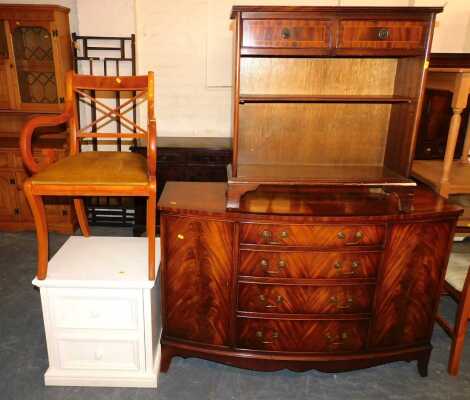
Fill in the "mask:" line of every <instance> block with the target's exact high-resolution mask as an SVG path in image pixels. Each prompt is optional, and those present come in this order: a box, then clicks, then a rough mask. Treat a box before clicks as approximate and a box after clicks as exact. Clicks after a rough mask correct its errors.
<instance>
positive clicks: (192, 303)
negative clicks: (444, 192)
mask: <svg viewBox="0 0 470 400" xmlns="http://www.w3.org/2000/svg"><path fill="white" fill-rule="evenodd" d="M225 191H226V184H225V183H196V182H169V183H167V185H166V187H165V189H164V191H163V194H162V196H161V198H160V201H159V209H160V212H161V228H160V229H161V243H162V265H161V267H162V304H163V306H162V307H163V309H162V315H163V336H162V342H161V343H162V365H161V370H162V371H163V372H165V371H166V370H168V368H169V365H170V362H171V359H172V357H173V356H182V357H200V358H205V359H209V360H213V361H218V362H222V363H226V364H229V365H234V366H238V367H241V368H249V369H255V370H264V371H272V370H278V369H283V368H288V369H291V370H295V371H304V370H308V369H312V368H313V369H318V370H321V371H328V372H337V371H347V370H353V369H359V368H365V367H371V366H374V365H379V364H384V363H388V362H392V361H412V360H417V361H418V369H419V372H420V374H421V375H422V376H425V375H426V373H427V365H428V362H429V356H430V353H431V349H432V346H431V335H432V330H433V325H434V319H435V316H436V311H437V306H438V304H439V297H440V293H441V289H442V284H443V278H444V275H445V271H446V266H447V261H448V257H449V253H450V249H451V245H452V237H453V232H454V229H455V224H456V221H457V218H458V216H459V214H460V213H461V209H460V208H459V207H456V206H453V205H449V204H447V203H446V202H445V200H444V199H443V198H441V197H439V196H437V195H435V194H433V193H432V192H431V191H430V190H429V191H428V190H425V189H421V188H419V189H418V190H417V192H416V195H415V197H414V201H413V204H412V206H413V207H412V209H411V211H410V212H408V213H400V212H398V211H397V210H396V204H391V199H390V198H389V197H387V196H386V195H384V194H379V193H374V194H360V195H359V194H357V193H342V194H331V193H329V192H327V191H326V192H325V193H323V194H320V195H318V194H317V195H316V196H311V195H310V194H309V193H305V192H301V191H295V190H293V191H290V192H285V191H279V190H272V191H268V190H267V189H266V191H254V192H249V193H247V194H246V195H245V196H244V199H243V201H242V203H241V206H240V211H239V212H228V211H226V208H225ZM392 203H393V202H392Z"/></svg>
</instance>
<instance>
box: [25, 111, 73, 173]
mask: <svg viewBox="0 0 470 400" xmlns="http://www.w3.org/2000/svg"><path fill="white" fill-rule="evenodd" d="M72 115H73V113H72V112H71V111H70V110H66V111H64V112H63V113H62V114H60V115H41V116H38V117H34V118H31V119H30V120H28V121H27V122H26V124H24V126H23V128H22V129H21V133H20V152H21V157H22V159H23V163H24V164H25V166H26V168H27V169H28V170H29V171H30V172H31V173H33V174H35V173H37V172H39V170H40V166H39V164H38V163H37V162H36V161H35V160H34V158H33V153H32V149H31V140H32V137H33V134H34V131H35V130H36V129H37V128H41V127H44V126H56V125H60V124H63V123H64V122H67V121H69V120H70V118H72Z"/></svg>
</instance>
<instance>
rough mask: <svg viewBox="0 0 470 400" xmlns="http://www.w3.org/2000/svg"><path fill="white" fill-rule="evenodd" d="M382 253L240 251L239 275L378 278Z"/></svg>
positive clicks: (306, 277)
mask: <svg viewBox="0 0 470 400" xmlns="http://www.w3.org/2000/svg"><path fill="white" fill-rule="evenodd" d="M380 260H381V253H380V252H367V253H366V252H362V253H360V252H357V253H349V252H348V253H346V252H328V253H326V252H319V251H318V252H307V251H299V252H292V251H290V252H286V251H282V252H273V251H252V250H241V251H240V269H239V275H242V276H255V277H275V278H294V279H341V278H374V277H375V276H376V275H377V268H378V266H379V264H380Z"/></svg>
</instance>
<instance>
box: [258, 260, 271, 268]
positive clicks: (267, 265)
mask: <svg viewBox="0 0 470 400" xmlns="http://www.w3.org/2000/svg"><path fill="white" fill-rule="evenodd" d="M259 265H260V266H261V268H263V269H264V270H266V269H268V267H269V261H268V260H266V258H263V259H261V261H260V263H259Z"/></svg>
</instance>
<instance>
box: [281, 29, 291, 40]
mask: <svg viewBox="0 0 470 400" xmlns="http://www.w3.org/2000/svg"><path fill="white" fill-rule="evenodd" d="M281 37H282V38H283V39H290V37H291V32H290V29H289V28H283V29H282V31H281Z"/></svg>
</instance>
